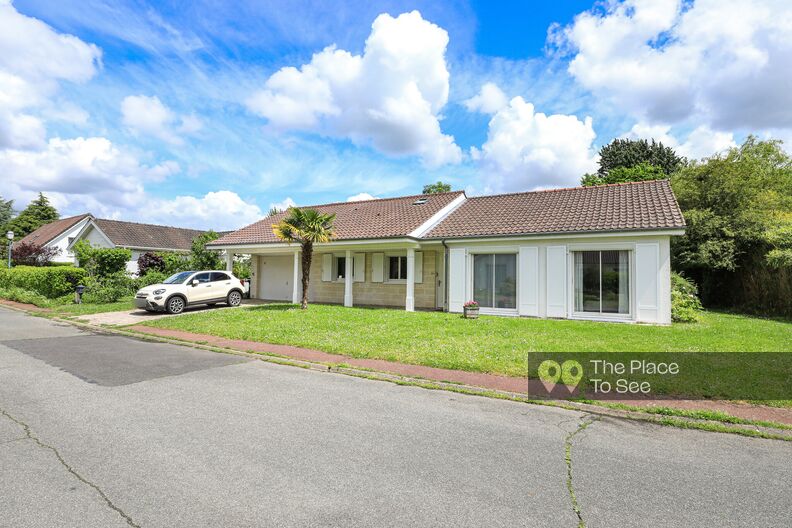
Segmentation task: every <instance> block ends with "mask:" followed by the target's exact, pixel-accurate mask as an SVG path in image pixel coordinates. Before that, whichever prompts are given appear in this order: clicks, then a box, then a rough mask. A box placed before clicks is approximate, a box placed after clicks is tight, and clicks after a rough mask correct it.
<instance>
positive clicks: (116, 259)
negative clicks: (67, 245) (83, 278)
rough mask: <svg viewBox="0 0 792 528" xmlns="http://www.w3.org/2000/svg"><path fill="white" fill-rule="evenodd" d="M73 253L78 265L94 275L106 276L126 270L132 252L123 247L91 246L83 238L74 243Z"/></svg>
mask: <svg viewBox="0 0 792 528" xmlns="http://www.w3.org/2000/svg"><path fill="white" fill-rule="evenodd" d="M74 254H75V255H76V256H77V260H78V261H79V263H80V266H82V267H83V268H85V269H86V270H87V271H88V273H89V274H90V275H92V276H95V277H106V276H108V275H113V274H116V273H120V272H123V271H125V270H126V263H127V262H129V260H130V259H131V258H132V252H131V251H130V250H128V249H124V248H100V247H93V246H91V244H90V243H88V242H87V241H85V240H80V241H79V242H77V243H76V244H75V245H74Z"/></svg>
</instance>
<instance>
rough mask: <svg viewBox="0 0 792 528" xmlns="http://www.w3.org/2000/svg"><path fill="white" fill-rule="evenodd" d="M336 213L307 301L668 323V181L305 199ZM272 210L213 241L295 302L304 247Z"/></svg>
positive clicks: (677, 224) (679, 220) (259, 292)
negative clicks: (278, 228) (471, 307)
mask: <svg viewBox="0 0 792 528" xmlns="http://www.w3.org/2000/svg"><path fill="white" fill-rule="evenodd" d="M310 207H313V208H314V209H317V210H319V211H320V212H326V213H335V214H336V220H335V233H336V238H335V239H334V240H333V241H331V242H329V243H326V244H316V245H315V255H314V265H313V266H312V269H311V282H310V288H309V299H310V300H311V301H313V302H321V303H343V304H344V305H345V306H353V305H375V306H393V307H404V308H405V309H406V310H408V311H412V310H415V309H416V308H419V309H437V310H447V311H450V312H462V307H463V304H464V303H465V302H466V301H468V300H475V301H478V303H479V305H480V306H481V312H482V313H485V314H497V315H511V316H531V317H555V318H568V319H594V320H603V321H625V322H628V321H629V322H645V323H659V324H668V323H670V322H671V291H670V290H671V282H670V274H671V265H670V251H669V243H670V238H671V237H672V236H675V235H682V234H683V233H684V228H685V222H684V219H683V217H682V212H681V211H680V209H679V206H678V204H677V201H676V198H675V197H674V194H673V192H672V190H671V186H670V185H669V182H668V181H665V180H660V181H649V182H637V183H625V184H615V185H603V186H597V187H578V188H570V189H554V190H546V191H536V192H523V193H513V194H501V195H495V196H479V197H467V196H466V195H465V193H464V192H449V193H442V194H428V195H417V196H405V197H399V198H386V199H379V200H370V201H363V202H344V203H331V204H323V205H315V206H310ZM285 214H286V213H279V214H277V215H273V216H270V217H267V218H264V219H263V220H260V221H259V222H256V223H254V224H252V225H249V226H247V227H244V228H242V229H240V230H238V231H234V232H232V233H229V234H227V235H225V236H223V237H222V238H220V239H218V240H216V241H214V242H213V243H211V244H210V245H209V246H208V247H214V248H216V249H222V250H225V252H226V263H227V266H231V263H232V261H233V260H232V259H233V255H234V253H240V254H250V255H252V270H253V283H252V285H251V295H252V296H253V297H257V298H261V299H268V300H281V301H291V302H298V301H299V299H300V297H301V290H300V288H301V284H300V276H301V275H300V248H299V246H298V245H294V244H293V245H288V244H286V243H284V242H281V241H280V240H278V239H277V238H276V237H275V235H274V234H273V231H272V224H274V223H277V222H278V221H279V220H280V219H282V218H283V217H284V215H285Z"/></svg>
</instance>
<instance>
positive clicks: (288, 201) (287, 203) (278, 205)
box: [269, 198, 297, 211]
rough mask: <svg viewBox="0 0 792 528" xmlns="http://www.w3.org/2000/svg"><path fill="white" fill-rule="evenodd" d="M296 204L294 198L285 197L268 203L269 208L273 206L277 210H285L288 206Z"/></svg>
mask: <svg viewBox="0 0 792 528" xmlns="http://www.w3.org/2000/svg"><path fill="white" fill-rule="evenodd" d="M296 205H297V204H296V203H295V201H294V200H292V199H291V198H286V199H285V200H283V201H282V202H274V203H271V204H269V208H270V209H272V208H275V209H277V210H279V211H285V210H286V209H288V208H289V207H295V206H296Z"/></svg>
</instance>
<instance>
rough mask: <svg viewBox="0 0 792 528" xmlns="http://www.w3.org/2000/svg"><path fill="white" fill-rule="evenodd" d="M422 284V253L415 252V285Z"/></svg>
mask: <svg viewBox="0 0 792 528" xmlns="http://www.w3.org/2000/svg"><path fill="white" fill-rule="evenodd" d="M422 283H423V251H416V252H415V284H422Z"/></svg>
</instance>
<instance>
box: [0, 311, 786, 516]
mask: <svg viewBox="0 0 792 528" xmlns="http://www.w3.org/2000/svg"><path fill="white" fill-rule="evenodd" d="M591 420H592V417H590V416H586V415H584V414H582V413H578V412H571V411H565V410H559V409H552V408H543V407H535V406H530V405H525V404H519V403H514V402H507V401H498V400H493V399H486V398H480V397H473V396H464V395H458V394H453V393H448V392H442V391H429V390H424V389H420V388H414V387H403V386H398V385H394V384H390V383H384V382H377V381H369V380H365V379H358V378H352V377H347V376H343V375H338V374H326V373H321V372H316V371H308V370H303V369H299V368H294V367H285V366H277V365H272V364H268V363H264V362H260V361H255V360H248V359H247V358H242V357H238V356H230V355H224V354H215V353H212V352H206V351H202V350H196V349H192V348H189V347H181V346H175V345H166V344H156V343H147V342H141V341H136V340H132V339H128V338H124V337H118V336H105V335H96V334H88V333H84V332H81V331H78V330H77V329H75V328H74V327H71V326H64V325H59V324H56V323H53V322H51V321H49V320H45V319H42V318H36V317H30V316H26V315H22V314H19V313H16V312H12V311H9V310H5V309H3V308H0V469H1V470H2V471H0V474H2V478H0V497H2V500H0V526H9V527H10V526H13V527H28V526H30V527H33V526H80V527H93V526H96V527H112V526H139V527H149V526H151V527H155V526H158V527H182V526H184V527H204V526H206V527H209V526H235V527H237V526H242V527H248V526H250V527H253V526H345V527H346V526H510V527H511V526H548V527H561V526H570V527H574V526H578V523H579V521H580V518H582V519H583V520H584V521H585V523H586V525H587V526H589V527H594V526H619V527H627V526H655V525H657V526H788V525H789V511H790V509H792V491H790V490H791V489H792V488H791V487H790V482H792V464H790V463H789V461H790V460H792V445H791V444H789V443H784V442H780V441H770V440H754V439H748V438H744V437H739V436H732V435H724V434H715V433H704V432H697V431H684V430H678V429H672V428H663V427H659V426H653V425H649V424H640V423H633V422H624V421H618V420H610V419H602V420H597V421H593V422H592V421H591ZM589 422H591V425H588V426H587V427H586V428H582V425H583V424H586V423H589ZM567 452H569V453H570V454H571V463H570V465H568V464H567V461H566V458H565V457H566V454H567ZM570 469H571V472H570ZM570 475H571V478H570ZM570 484H571V487H572V489H573V491H574V497H575V501H574V502H573V499H572V496H571V495H570V491H569V485H570ZM574 504H576V505H577V507H575V506H574ZM579 516H580V517H579Z"/></svg>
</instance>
